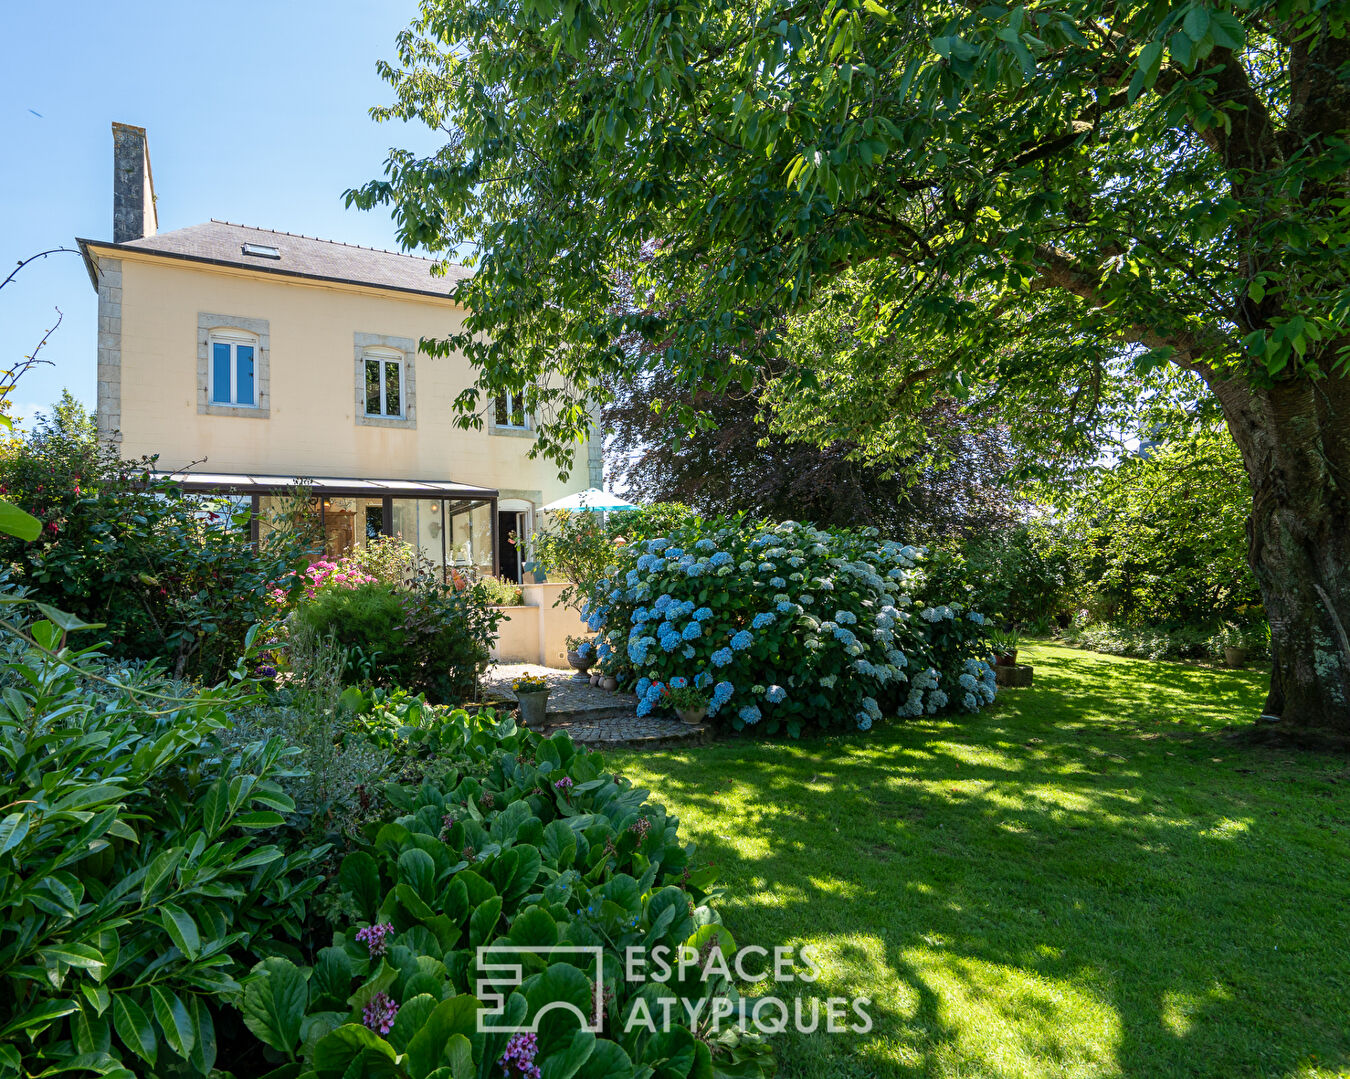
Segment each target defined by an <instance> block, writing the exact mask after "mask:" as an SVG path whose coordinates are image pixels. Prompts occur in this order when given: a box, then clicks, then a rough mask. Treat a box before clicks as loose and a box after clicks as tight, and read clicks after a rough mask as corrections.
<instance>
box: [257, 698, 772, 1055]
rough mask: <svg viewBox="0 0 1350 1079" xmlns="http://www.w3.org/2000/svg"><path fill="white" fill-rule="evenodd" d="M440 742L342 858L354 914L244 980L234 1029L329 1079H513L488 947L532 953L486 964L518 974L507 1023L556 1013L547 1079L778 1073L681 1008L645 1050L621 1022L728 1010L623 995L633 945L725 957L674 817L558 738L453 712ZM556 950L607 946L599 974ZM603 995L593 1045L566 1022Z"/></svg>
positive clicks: (699, 986)
mask: <svg viewBox="0 0 1350 1079" xmlns="http://www.w3.org/2000/svg"><path fill="white" fill-rule="evenodd" d="M444 732H445V735H446V737H445V739H444V740H443V742H442V745H441V753H442V756H441V758H440V760H441V762H442V764H443V766H444V771H443V774H442V775H440V776H439V777H438V778H436V779H435V781H428V782H425V783H423V784H422V785H421V786H420V787H417V788H412V787H408V786H401V785H398V784H391V785H390V786H388V787H387V788H386V795H387V797H388V799H389V803H390V810H389V813H388V816H387V818H386V819H385V820H383V821H381V822H373V823H371V824H369V825H367V826H366V828H365V829H364V834H363V836H362V838H361V840H360V841H359V843H358V846H357V848H356V849H355V850H353V851H352V852H351V853H349V854H348V855H347V856H346V858H345V860H344V861H343V864H342V868H341V871H340V873H339V874H338V877H337V882H336V890H337V892H338V893H339V895H340V901H339V902H338V903H336V904H334V906H336V907H338V908H339V909H344V910H346V911H347V912H348V915H347V917H346V918H344V919H343V920H342V921H341V922H340V923H339V925H338V927H337V932H336V933H335V935H334V937H333V943H332V945H331V946H329V947H326V948H324V949H322V950H321V951H320V952H319V953H318V955H317V956H316V957H315V961H314V962H313V964H312V965H311V966H310V967H309V968H301V967H298V966H296V965H294V964H292V963H290V962H288V961H286V960H266V961H264V962H263V963H261V964H259V966H258V967H257V968H256V970H255V973H254V975H253V977H252V978H251V979H250V980H249V981H248V983H247V987H246V990H245V993H244V995H243V998H242V1002H241V1009H242V1013H243V1016H244V1021H245V1022H246V1023H247V1024H248V1027H249V1029H250V1030H252V1031H253V1032H254V1034H256V1035H257V1036H258V1037H259V1038H260V1039H261V1040H262V1041H263V1042H265V1043H266V1044H267V1045H268V1046H269V1047H270V1048H271V1050H272V1051H273V1052H274V1053H275V1054H276V1055H277V1060H278V1061H299V1062H300V1063H301V1066H300V1069H299V1071H300V1074H302V1075H305V1076H316V1077H322V1079H329V1077H331V1079H339V1077H341V1076H344V1075H377V1074H378V1075H384V1076H389V1077H408V1079H430V1077H431V1076H437V1077H446V1079H448V1077H450V1076H452V1075H453V1076H459V1075H466V1076H468V1075H474V1076H486V1075H500V1074H514V1073H513V1072H511V1071H509V1070H506V1071H505V1072H504V1071H503V1069H502V1066H501V1064H500V1061H501V1059H502V1057H503V1054H504V1053H505V1052H506V1050H507V1046H508V1043H509V1040H510V1039H509V1037H508V1035H507V1034H505V1033H494V1032H492V1031H490V1030H489V1031H488V1032H486V1033H484V1032H480V1031H479V1029H478V1018H479V1012H480V1010H481V1009H482V1007H483V1005H482V1004H481V1003H480V1001H479V1000H478V999H477V998H476V997H475V996H474V993H475V992H476V991H477V989H478V985H479V982H480V979H485V978H488V976H489V974H488V972H487V971H485V970H483V969H481V968H480V966H479V959H480V955H479V953H478V949H479V947H480V946H481V947H485V948H489V949H490V948H491V947H492V946H493V945H499V946H517V947H521V948H524V949H525V951H523V952H522V951H511V952H507V951H499V952H497V953H496V954H495V955H493V954H492V953H491V952H490V951H489V952H487V953H485V954H486V957H487V958H488V959H489V961H492V960H497V961H502V962H519V963H522V964H523V966H524V974H525V978H524V981H523V982H522V984H520V985H519V986H518V987H516V988H515V989H513V990H512V991H511V992H510V994H509V995H508V996H507V997H506V1001H505V1014H504V1018H503V1020H501V1022H503V1023H511V1024H514V1025H523V1024H524V1023H528V1022H530V1021H532V1020H533V1019H535V1018H536V1017H538V1016H540V1015H541V1013H545V1010H546V1009H547V1010H548V1013H547V1014H544V1015H543V1018H542V1020H541V1021H540V1024H539V1034H538V1040H537V1048H538V1051H537V1055H536V1056H535V1063H536V1065H537V1066H538V1067H540V1068H541V1069H542V1072H543V1074H544V1075H546V1076H547V1075H565V1076H577V1077H581V1079H602V1077H605V1079H609V1077H613V1079H630V1077H637V1076H651V1075H653V1074H655V1075H660V1076H665V1077H669V1079H675V1077H677V1076H707V1077H713V1076H728V1077H729V1076H732V1075H737V1076H756V1075H766V1074H768V1073H770V1072H771V1070H772V1058H771V1057H770V1056H769V1055H768V1052H767V1047H766V1046H765V1045H764V1044H763V1043H762V1042H761V1041H760V1040H758V1039H757V1038H754V1037H752V1036H748V1035H742V1034H740V1033H738V1032H736V1031H731V1030H729V1031H725V1032H723V1033H722V1034H721V1036H720V1037H719V1036H718V1035H717V1034H716V1033H715V1032H713V1031H712V1030H710V1029H709V1027H708V1025H707V1022H706V1016H707V1015H708V1014H709V1010H710V1009H707V1008H705V1010H704V1012H703V1013H702V1014H703V1016H704V1017H705V1018H704V1019H703V1020H701V1021H700V1023H699V1024H698V1025H696V1026H694V1027H693V1028H691V1026H690V1025H689V1021H688V1018H687V1012H686V1011H685V1009H684V1008H682V1007H681V1008H677V1009H676V1010H675V1011H674V1013H673V1014H674V1017H675V1018H676V1022H675V1023H673V1024H672V1025H671V1026H670V1027H669V1029H665V1030H662V1031H661V1032H660V1033H657V1034H655V1035H652V1034H649V1033H648V1032H647V1031H646V1030H645V1028H643V1027H641V1026H639V1027H637V1028H636V1030H634V1031H630V1030H629V1029H628V1024H627V1023H626V1022H625V1020H626V1018H627V1017H628V1016H629V1015H630V1013H631V1012H632V1010H633V1009H635V1008H637V1007H639V1006H640V1005H639V1003H638V1001H639V999H641V1000H642V1001H643V1002H644V1003H645V1004H646V1006H647V1007H649V1009H650V1010H651V1013H652V1014H653V1015H661V1014H662V1011H661V1008H660V1001H661V1000H663V999H666V1000H678V1001H681V1002H689V1003H690V1004H693V1003H696V1002H697V1001H700V1000H702V1001H705V1002H707V1001H710V1000H711V999H713V998H726V997H729V998H731V1000H732V1002H733V1003H734V1001H735V999H736V991H735V988H734V987H733V986H731V985H730V984H728V983H727V982H726V981H725V980H721V979H719V978H717V977H708V978H706V979H704V978H702V977H700V976H698V975H701V974H702V971H690V972H686V975H685V976H684V977H680V978H675V979H672V980H671V982H670V983H668V984H665V985H662V984H658V983H655V982H644V983H640V984H638V983H629V982H627V981H626V980H625V977H624V957H625V950H626V949H627V948H628V947H630V946H632V947H642V948H645V949H652V948H654V947H657V946H665V947H669V948H672V949H673V948H677V947H679V946H681V945H683V946H687V947H689V948H692V949H694V950H695V952H697V953H698V954H699V955H700V957H703V956H706V955H707V951H708V949H709V948H711V947H712V946H713V945H714V944H716V945H717V946H718V947H720V948H721V949H722V950H723V952H724V953H727V954H728V955H729V954H730V953H731V952H732V951H734V948H735V943H734V941H733V940H732V939H731V936H730V934H729V933H728V932H727V931H726V929H725V928H724V927H723V926H722V925H721V924H720V919H719V917H718V915H717V913H716V911H715V910H714V909H712V907H711V906H710V901H711V900H712V899H713V898H714V896H715V894H716V893H714V892H713V891H711V890H710V889H711V884H712V871H711V868H710V867H709V866H707V865H703V864H700V863H698V862H697V861H696V860H695V855H694V851H693V849H692V848H691V847H689V846H687V845H684V844H682V843H681V842H680V840H679V836H678V830H677V822H676V821H675V819H674V818H672V817H669V816H667V814H666V813H665V811H664V810H663V809H662V808H661V807H660V806H658V805H654V804H652V803H650V802H648V801H647V792H646V791H643V790H637V789H634V788H632V787H631V786H630V785H629V784H628V783H627V782H626V781H624V780H622V779H620V778H618V777H616V776H614V775H611V774H609V773H606V772H605V771H603V768H602V762H601V758H600V757H599V756H598V755H597V754H593V753H588V752H586V751H584V750H579V749H577V748H576V747H575V746H573V745H572V743H571V741H570V740H569V739H568V738H567V736H566V735H565V734H558V735H555V736H553V737H551V738H548V739H540V738H539V737H538V736H537V735H534V734H532V733H530V732H527V731H524V730H522V729H518V728H516V727H515V725H514V724H513V723H512V722H511V721H510V720H506V721H504V722H502V723H501V724H500V725H498V724H497V723H496V720H495V717H493V716H490V715H484V716H479V717H471V716H469V715H468V714H467V713H465V712H463V711H457V712H454V713H452V715H451V716H450V717H449V719H448V721H447V723H446V724H445V725H444ZM556 944H563V945H580V946H595V947H599V948H600V949H601V950H602V952H603V967H602V968H596V967H594V966H592V965H590V964H589V963H587V962H586V961H585V960H584V959H581V958H578V957H577V956H575V955H558V954H556V953H555V954H550V953H549V952H548V951H547V950H546V949H547V948H549V947H550V946H552V945H556ZM529 949H537V950H536V951H530V950H529ZM597 973H600V976H601V977H602V979H603V984H601V985H596V984H595V983H594V982H593V981H592V978H593V977H594V976H595V975H596V974H597ZM597 994H598V995H599V996H600V998H601V1006H600V1008H599V1012H598V1018H599V1020H600V1024H601V1031H600V1033H599V1034H598V1035H596V1034H593V1033H589V1032H586V1031H583V1030H581V1029H580V1017H579V1016H578V1015H577V1014H576V1013H575V1012H573V1011H569V1010H564V1009H562V1008H560V1007H559V1006H560V1005H562V1004H566V1005H569V1006H570V1007H572V1008H575V1009H577V1010H579V1011H580V1012H581V1014H583V1015H587V1016H595V1015H596V1014H597V1010H596V997H597ZM723 1025H724V1026H725V1022H724V1023H723ZM438 1067H439V1068H441V1069H442V1070H440V1071H437V1070H436V1069H437V1068H438Z"/></svg>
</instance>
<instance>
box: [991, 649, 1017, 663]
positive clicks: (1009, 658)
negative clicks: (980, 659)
mask: <svg viewBox="0 0 1350 1079" xmlns="http://www.w3.org/2000/svg"><path fill="white" fill-rule="evenodd" d="M994 666H995V667H1016V666H1017V649H1016V648H1014V649H1013V650H1012V651H1011V652H1003V653H1001V654H995V656H994Z"/></svg>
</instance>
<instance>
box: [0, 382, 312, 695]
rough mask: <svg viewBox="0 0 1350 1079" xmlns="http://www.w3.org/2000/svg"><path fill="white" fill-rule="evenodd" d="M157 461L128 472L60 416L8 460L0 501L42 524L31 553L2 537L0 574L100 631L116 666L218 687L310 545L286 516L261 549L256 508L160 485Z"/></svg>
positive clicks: (71, 413)
mask: <svg viewBox="0 0 1350 1079" xmlns="http://www.w3.org/2000/svg"><path fill="white" fill-rule="evenodd" d="M154 464H155V462H154V461H153V459H146V460H144V461H140V462H125V461H121V460H120V459H119V458H118V457H117V456H116V454H115V453H112V452H111V451H109V450H108V449H106V448H105V447H103V446H101V445H100V444H99V442H98V439H97V435H96V433H95V431H94V427H93V423H92V421H91V420H90V419H89V417H88V416H87V415H86V414H85V413H84V411H83V409H82V408H80V406H79V405H78V404H75V403H74V402H73V401H72V402H67V403H65V404H63V406H60V407H58V409H57V410H56V413H55V415H54V416H53V417H52V418H50V419H47V420H44V421H43V422H42V423H40V424H39V425H38V426H37V428H36V430H35V431H34V432H33V433H32V434H31V435H29V436H28V437H27V438H26V439H24V440H22V441H19V442H17V443H14V444H13V445H11V446H10V447H8V450H7V452H6V453H4V454H3V455H0V493H5V494H6V497H8V498H9V499H10V500H12V501H14V502H15V503H17V504H18V505H20V506H22V507H23V508H24V509H26V510H28V511H29V512H30V513H32V514H33V515H34V516H36V517H37V518H38V519H39V520H41V521H42V534H41V536H40V537H39V539H38V540H37V541H35V542H33V543H25V542H23V541H21V540H18V539H15V538H12V537H8V536H0V564H4V565H7V566H10V567H11V568H12V575H13V580H14V582H15V583H17V584H20V585H23V586H24V587H25V588H26V589H27V590H28V592H29V595H30V596H31V597H32V598H34V599H36V600H40V601H42V602H44V603H48V604H50V605H52V606H53V607H57V608H59V609H61V610H63V611H69V612H70V613H72V614H74V615H76V616H78V617H79V618H82V619H83V620H85V621H86V622H91V623H102V624H105V625H106V626H107V627H108V629H107V637H108V651H109V652H110V653H111V654H112V655H114V656H117V657H120V658H126V659H149V658H157V659H162V660H163V661H164V663H165V664H166V665H167V667H168V669H169V670H170V671H171V672H172V673H173V674H174V675H175V676H177V677H193V678H196V679H198V680H199V681H203V682H215V681H218V680H219V679H220V678H222V677H224V675H225V672H226V671H228V670H229V669H230V668H231V667H233V666H234V663H235V660H236V659H237V658H238V657H239V654H240V652H241V651H242V649H243V641H244V637H245V635H246V634H247V633H248V631H249V630H250V629H251V628H252V627H253V626H254V625H257V624H259V623H261V622H264V621H266V620H267V618H268V616H269V614H270V610H269V607H268V600H267V594H268V591H269V585H271V584H272V583H274V582H276V581H279V580H282V579H283V578H285V577H287V575H288V574H289V573H290V572H291V571H292V570H294V569H296V568H297V567H298V566H299V565H301V564H302V563H303V561H304V556H305V553H306V551H307V550H309V549H310V546H311V544H312V542H313V540H314V537H313V535H312V533H311V532H310V531H308V530H307V529H306V528H305V527H302V525H301V523H300V522H301V520H302V517H301V516H300V515H296V514H283V515H279V516H278V519H277V520H276V521H274V522H271V523H272V524H274V525H276V527H268V528H266V529H263V530H261V533H260V535H261V538H260V541H259V543H258V544H257V545H256V546H255V545H253V544H252V543H251V542H250V513H249V511H248V510H238V509H237V508H236V507H233V506H232V505H230V504H229V503H227V502H225V501H223V500H220V499H214V500H213V499H207V498H203V497H200V496H196V495H189V494H187V493H185V492H184V491H183V490H182V487H181V486H180V485H179V484H177V483H173V482H171V481H168V480H156V479H152V477H151V475H150V469H151V468H153V467H154ZM291 579H292V580H293V579H294V578H291Z"/></svg>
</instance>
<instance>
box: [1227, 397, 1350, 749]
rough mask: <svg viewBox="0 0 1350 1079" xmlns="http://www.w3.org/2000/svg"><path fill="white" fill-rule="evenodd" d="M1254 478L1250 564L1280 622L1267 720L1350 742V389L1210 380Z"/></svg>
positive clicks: (1275, 629)
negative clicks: (1271, 717)
mask: <svg viewBox="0 0 1350 1079" xmlns="http://www.w3.org/2000/svg"><path fill="white" fill-rule="evenodd" d="M1207 381H1208V382H1209V385H1210V387H1211V388H1212V389H1213V390H1214V392H1215V394H1216V395H1217V396H1218V398H1219V401H1220V403H1221V405H1222V406H1223V411H1224V416H1225V418H1226V419H1227V421H1228V428H1229V430H1230V431H1231V432H1232V433H1233V438H1234V439H1235V440H1236V442H1237V444H1238V447H1239V449H1240V450H1241V451H1242V458H1243V461H1244V463H1245V464H1246V468H1247V476H1248V479H1249V480H1250V481H1251V487H1252V514H1251V517H1250V519H1249V520H1248V522H1247V536H1248V558H1249V560H1250V562H1251V567H1252V571H1253V572H1254V573H1255V574H1256V580H1257V583H1258V584H1259V585H1260V588H1261V596H1262V600H1263V602H1264V603H1265V608H1266V615H1267V617H1268V618H1269V619H1270V636H1271V644H1272V655H1273V658H1274V662H1273V665H1272V668H1273V669H1272V674H1271V689H1270V697H1269V699H1268V700H1267V702H1266V712H1267V713H1269V714H1273V715H1279V716H1281V717H1282V722H1281V724H1280V726H1281V728H1297V729H1303V730H1308V731H1314V730H1315V731H1327V732H1334V733H1336V734H1338V735H1348V736H1350V379H1347V378H1338V377H1330V378H1324V379H1321V380H1319V381H1315V382H1314V381H1311V380H1308V379H1298V380H1297V381H1291V382H1288V383H1277V384H1275V385H1274V386H1272V387H1270V388H1253V387H1251V386H1250V385H1248V384H1247V383H1246V382H1245V381H1241V380H1228V379H1223V378H1220V377H1218V376H1217V375H1214V374H1213V373H1212V372H1211V373H1208V374H1207Z"/></svg>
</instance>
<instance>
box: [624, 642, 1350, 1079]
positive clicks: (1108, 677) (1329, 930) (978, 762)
mask: <svg viewBox="0 0 1350 1079" xmlns="http://www.w3.org/2000/svg"><path fill="white" fill-rule="evenodd" d="M1025 661H1029V662H1032V663H1034V664H1035V665H1036V684H1035V686H1034V687H1033V688H1031V689H1028V690H1014V691H1005V692H1004V694H1003V696H1002V697H1001V698H1000V703H999V704H998V705H997V706H996V707H995V708H994V709H993V710H991V711H990V712H988V713H986V714H984V715H981V716H976V717H962V718H960V719H957V720H953V721H946V720H944V721H935V720H925V721H909V722H904V723H895V724H892V725H890V726H888V727H886V728H884V729H879V730H874V731H873V732H871V733H870V734H869V735H865V736H864V735H857V736H848V737H837V738H829V739H816V740H811V741H803V742H800V743H796V744H784V743H757V742H724V743H720V744H717V745H714V746H711V747H704V748H701V749H697V750H691V751H688V752H680V753H651V754H639V753H624V754H615V755H613V757H612V763H613V764H614V766H615V767H617V768H618V769H619V770H621V771H622V772H623V773H624V774H625V775H627V776H629V777H630V778H631V779H633V780H634V781H635V782H637V783H640V784H641V785H643V786H649V787H651V788H652V789H653V790H654V791H655V792H656V796H657V798H658V800H660V801H663V802H665V804H666V805H668V806H669V807H670V808H671V809H672V810H673V811H674V812H676V813H677V814H678V815H679V816H680V818H681V821H682V828H683V830H684V831H685V832H686V833H687V834H688V836H689V838H691V839H693V840H695V841H696V842H697V843H698V844H699V846H700V848H701V851H702V853H703V855H704V856H705V857H708V858H710V859H712V860H713V861H715V862H716V863H717V864H718V866H719V867H720V875H719V877H720V879H719V882H720V883H721V884H722V885H724V886H725V887H726V888H727V889H728V894H727V896H726V898H725V899H724V900H723V902H722V911H723V914H724V918H725V920H726V923H727V925H728V927H729V928H730V929H731V931H732V933H733V934H734V935H735V937H736V939H737V942H738V943H739V944H750V943H756V944H760V945H764V946H769V947H772V946H773V945H776V944H785V945H792V946H795V947H801V946H802V945H804V944H811V945H813V946H814V948H815V952H816V955H817V956H818V958H819V960H820V962H821V966H822V968H823V976H822V978H821V980H820V981H819V982H817V983H816V984H815V985H810V986H806V985H802V986H799V987H798V988H797V989H796V990H793V991H794V992H803V993H805V994H808V995H815V996H818V997H820V998H822V999H823V998H825V997H827V996H846V997H853V996H858V995H861V996H866V997H869V998H871V1001H872V1005H871V1007H870V1009H869V1010H870V1012H871V1014H872V1017H873V1021H874V1027H873V1029H872V1031H871V1032H870V1033H867V1034H816V1035H812V1036H802V1035H794V1034H787V1035H782V1036H779V1037H778V1038H777V1039H776V1043H777V1048H778V1052H779V1057H780V1061H781V1071H780V1074H782V1075H785V1076H789V1077H798V1076H800V1077H810V1079H817V1077H824V1076H856V1077H862V1076H944V1077H952V1079H958V1077H959V1079H975V1077H983V1076H989V1077H994V1076H997V1077H999V1079H1011V1077H1019V1079H1020V1077H1027V1079H1031V1077H1035V1079H1042V1077H1065V1079H1070V1077H1071V1079H1088V1077H1095V1076H1130V1077H1139V1079H1144V1077H1148V1079H1153V1077H1171V1076H1206V1077H1209V1076H1214V1077H1220V1076H1222V1077H1225V1079H1232V1077H1240V1076H1298V1077H1300V1079H1313V1077H1318V1079H1321V1077H1328V1076H1335V1075H1346V1074H1350V760H1347V759H1346V758H1344V757H1336V756H1330V755H1319V754H1310V753H1302V752H1298V751H1291V750H1282V749H1271V748H1257V747H1253V746H1250V745H1247V744H1244V743H1241V742H1238V741H1235V740H1233V739H1232V738H1231V736H1230V735H1231V732H1230V731H1226V730H1225V727H1226V726H1227V725H1230V724H1232V725H1241V724H1244V723H1245V722H1246V721H1247V720H1249V719H1250V717H1252V716H1253V715H1255V714H1256V712H1257V710H1258V709H1259V707H1260V705H1261V703H1262V701H1263V699H1264V698H1263V692H1262V689H1261V684H1262V679H1261V677H1260V676H1259V675H1258V674H1256V673H1248V672H1227V671H1219V670H1208V669H1202V668H1196V667H1189V666H1183V665H1179V664H1171V663H1150V662H1145V661H1140V660H1131V659H1122V658H1118V657H1111V656H1101V655H1094V654H1091V653H1086V652H1076V651H1072V650H1070V649H1067V648H1063V647H1058V646H1053V645H1035V646H1032V647H1029V648H1027V649H1026V650H1025Z"/></svg>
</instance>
